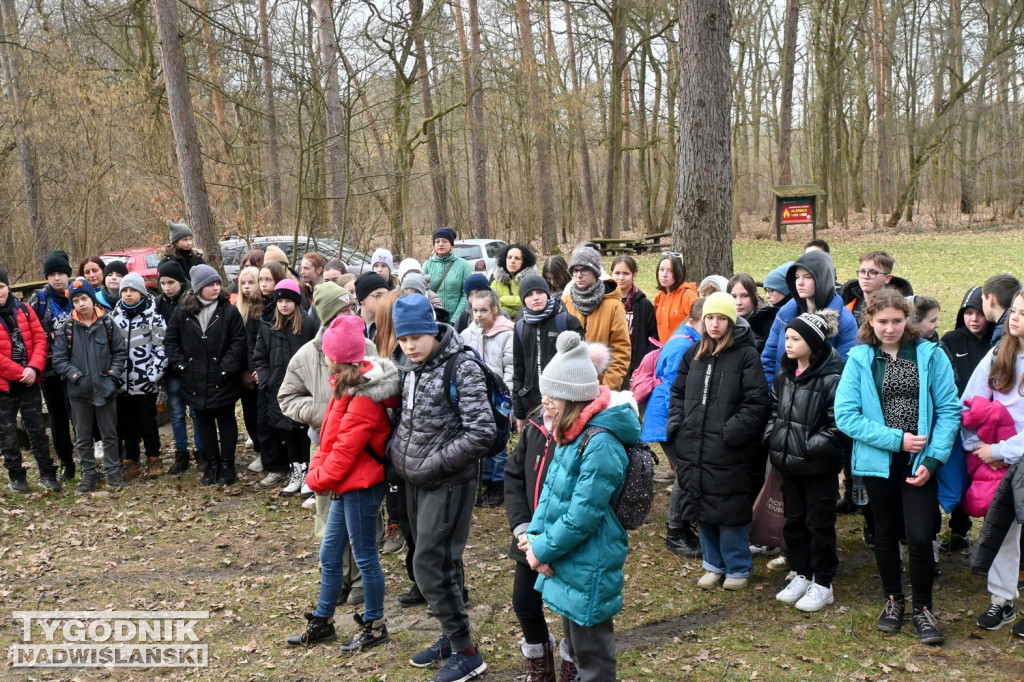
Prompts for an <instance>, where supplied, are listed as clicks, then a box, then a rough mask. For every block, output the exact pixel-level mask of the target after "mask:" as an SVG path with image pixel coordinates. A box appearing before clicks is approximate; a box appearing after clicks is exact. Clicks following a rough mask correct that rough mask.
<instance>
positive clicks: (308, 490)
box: [299, 465, 316, 497]
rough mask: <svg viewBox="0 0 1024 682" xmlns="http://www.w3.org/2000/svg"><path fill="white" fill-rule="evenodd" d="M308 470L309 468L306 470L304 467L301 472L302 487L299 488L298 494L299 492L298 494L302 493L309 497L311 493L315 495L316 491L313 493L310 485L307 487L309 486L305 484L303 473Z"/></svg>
mask: <svg viewBox="0 0 1024 682" xmlns="http://www.w3.org/2000/svg"><path fill="white" fill-rule="evenodd" d="M306 466H308V465H306ZM308 471H309V470H308V469H306V470H305V471H304V472H303V476H302V489H301V490H299V494H300V495H302V496H303V497H310V496H312V495H316V493H314V492H313V489H312V488H310V487H309V486H308V485H307V484H306V476H305V474H306V473H307V472H308Z"/></svg>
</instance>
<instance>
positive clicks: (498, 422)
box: [442, 346, 512, 457]
mask: <svg viewBox="0 0 1024 682" xmlns="http://www.w3.org/2000/svg"><path fill="white" fill-rule="evenodd" d="M463 360H468V361H469V362H475V363H476V364H477V365H478V366H479V367H480V369H481V370H483V373H484V379H485V381H486V382H487V401H488V402H489V403H490V405H491V416H493V417H494V427H495V429H496V434H495V437H494V443H493V444H492V445H491V449H490V450H489V451H488V452H487V454H486V455H484V456H485V457H493V456H494V455H497V454H499V453H501V452H502V451H503V450H504V449H505V447H506V446H508V439H509V437H510V436H511V434H512V420H511V419H510V415H511V414H512V396H511V394H510V393H509V390H508V386H506V385H505V382H504V380H502V378H501V377H499V376H498V375H497V374H495V373H494V371H493V370H491V368H490V367H488V366H487V364H486V363H485V362H484V361H483V360H481V359H480V356H479V355H477V352H476V350H474V349H473V348H472V347H471V346H463V348H462V352H460V353H453V354H452V356H451V357H450V358H448V362H446V363H445V366H444V375H443V377H442V381H443V382H444V384H443V385H445V386H447V387H448V402H449V403H450V404H451V406H452V409H453V410H455V414H456V415H458V417H459V418H460V419H461V418H462V413H461V412H460V411H459V395H458V386H456V385H455V367H456V365H458V364H461V362H462V361H463Z"/></svg>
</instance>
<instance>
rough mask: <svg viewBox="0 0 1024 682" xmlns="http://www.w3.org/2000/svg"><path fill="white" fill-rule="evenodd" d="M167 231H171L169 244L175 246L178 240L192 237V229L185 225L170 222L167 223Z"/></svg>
mask: <svg viewBox="0 0 1024 682" xmlns="http://www.w3.org/2000/svg"><path fill="white" fill-rule="evenodd" d="M167 229H168V230H170V231H171V243H172V244H177V243H178V240H179V239H184V238H185V237H194V236H195V235H194V234H192V228H190V227H189V226H188V225H186V224H185V223H175V222H172V221H170V220H168V221H167Z"/></svg>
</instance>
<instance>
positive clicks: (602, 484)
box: [520, 331, 640, 680]
mask: <svg viewBox="0 0 1024 682" xmlns="http://www.w3.org/2000/svg"><path fill="white" fill-rule="evenodd" d="M557 347H558V354H557V355H555V357H554V358H553V359H552V360H551V362H550V363H548V366H547V367H545V368H544V372H543V373H542V374H541V377H540V389H541V393H542V394H543V396H544V398H543V402H544V409H545V418H546V419H550V420H551V431H552V434H553V435H554V438H555V442H556V443H557V444H558V446H557V447H556V449H555V453H554V458H553V459H552V461H551V465H550V468H549V469H548V474H547V477H546V479H545V481H544V489H543V491H542V492H541V497H540V502H539V504H538V505H537V510H536V512H535V513H534V515H533V520H532V522H531V523H530V527H529V528H528V529H527V531H526V534H525V536H524V537H522V538H520V541H521V542H520V546H521V548H522V549H523V550H524V551H525V552H526V558H527V561H528V562H529V563H530V567H531V568H533V569H534V570H535V571H537V572H538V573H540V574H541V575H540V577H539V578H537V585H536V589H537V590H538V591H539V592H540V593H541V596H542V597H543V599H544V603H545V604H546V605H547V606H548V608H550V609H551V610H552V611H554V612H555V613H557V614H559V615H560V616H562V630H563V633H564V635H565V639H563V640H562V644H561V646H560V653H561V657H562V661H563V672H564V673H565V674H563V677H562V679H580V680H614V679H616V659H615V638H614V635H615V632H614V626H613V624H612V617H613V616H614V615H615V614H616V613H618V612H619V611H620V610H621V609H622V582H623V578H622V565H623V563H624V562H625V560H626V550H627V547H628V537H627V535H626V531H625V530H624V529H623V528H622V524H621V523H619V520H618V517H616V515H615V512H614V511H613V510H612V508H611V502H612V500H614V499H616V498H617V497H618V496H619V495H620V494H621V492H622V486H623V483H624V482H625V477H626V466H627V463H628V458H627V455H626V449H625V447H624V444H632V443H636V442H637V441H638V440H639V439H640V420H639V418H638V416H637V408H636V403H635V402H632V399H631V397H630V394H628V393H616V394H614V395H615V397H614V398H613V394H612V393H611V392H610V391H609V390H608V388H607V387H605V386H601V385H600V383H599V382H598V380H597V370H596V369H595V368H594V365H593V362H592V361H591V359H590V353H589V349H588V347H587V344H586V343H585V342H583V341H582V340H581V339H580V336H579V335H578V334H576V333H575V332H568V331H566V332H562V333H561V334H560V335H559V337H558V342H557ZM627 400H628V401H629V402H625V401H627ZM591 427H601V428H600V430H594V429H592V428H591ZM584 443H585V447H583V448H581V447H580V446H581V445H583V444H584ZM565 666H575V667H576V668H577V669H578V675H579V677H578V678H577V677H576V675H575V674H574V673H576V672H577V671H576V670H571V669H570V670H568V671H566V670H565Z"/></svg>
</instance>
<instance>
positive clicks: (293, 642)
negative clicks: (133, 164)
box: [288, 613, 335, 646]
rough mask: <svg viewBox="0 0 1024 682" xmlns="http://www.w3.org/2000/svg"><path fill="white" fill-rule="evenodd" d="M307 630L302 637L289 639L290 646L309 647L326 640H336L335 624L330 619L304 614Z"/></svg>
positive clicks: (297, 636) (296, 636)
mask: <svg viewBox="0 0 1024 682" xmlns="http://www.w3.org/2000/svg"><path fill="white" fill-rule="evenodd" d="M303 616H304V617H305V619H306V629H305V630H303V631H302V634H301V635H295V636H294V637H289V638H288V644H289V645H290V646H309V645H310V644H314V643H316V642H321V641H323V640H325V639H334V637H335V634H334V622H333V621H332V620H331V619H330V618H324V617H323V616H314V615H313V614H312V613H304V614H303Z"/></svg>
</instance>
